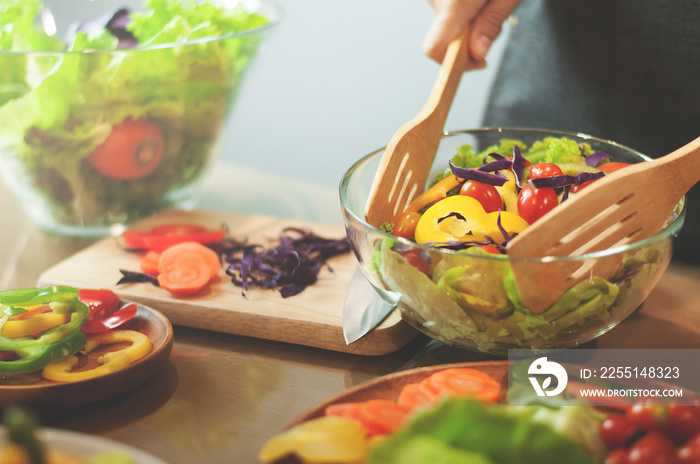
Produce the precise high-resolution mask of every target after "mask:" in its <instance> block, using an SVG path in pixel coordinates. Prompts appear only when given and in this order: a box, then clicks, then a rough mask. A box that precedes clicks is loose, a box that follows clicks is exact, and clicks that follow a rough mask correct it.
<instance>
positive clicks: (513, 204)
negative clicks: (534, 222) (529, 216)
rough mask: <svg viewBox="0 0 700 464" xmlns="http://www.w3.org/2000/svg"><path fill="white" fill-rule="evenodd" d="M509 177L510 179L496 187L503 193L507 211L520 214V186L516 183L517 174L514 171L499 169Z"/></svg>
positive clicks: (500, 193) (502, 197)
mask: <svg viewBox="0 0 700 464" xmlns="http://www.w3.org/2000/svg"><path fill="white" fill-rule="evenodd" d="M498 172H500V173H501V174H503V175H504V176H506V177H507V178H508V181H507V182H506V183H505V184H503V185H501V186H497V187H496V191H497V192H498V194H499V195H501V200H503V204H504V205H505V207H506V211H508V212H510V213H513V214H518V188H517V187H518V186H517V185H516V183H515V174H513V171H509V170H505V169H504V170H502V171H498Z"/></svg>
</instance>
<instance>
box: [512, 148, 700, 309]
mask: <svg viewBox="0 0 700 464" xmlns="http://www.w3.org/2000/svg"><path fill="white" fill-rule="evenodd" d="M698 181H700V138H697V139H695V140H693V141H692V142H690V143H688V144H687V145H685V146H684V147H682V148H679V149H678V150H676V151H674V152H672V153H670V154H668V155H666V156H663V157H661V158H658V159H656V160H654V161H650V162H645V163H639V164H634V165H632V166H628V167H626V168H624V169H621V170H619V171H616V172H614V173H612V174H609V175H607V176H605V177H603V178H601V179H599V180H596V181H595V182H594V183H593V184H591V185H590V186H588V187H586V188H585V189H584V190H582V191H581V192H580V193H577V194H576V195H573V196H572V197H570V198H569V199H568V200H566V201H565V202H563V203H562V204H561V205H559V206H557V207H556V208H554V209H553V210H551V211H550V212H548V213H547V214H545V215H544V216H542V217H541V218H540V219H538V220H537V222H535V223H534V224H532V225H531V226H530V227H528V228H527V229H525V230H524V231H523V232H522V233H521V234H520V235H518V236H517V237H515V238H514V239H513V240H512V241H511V242H510V243H509V244H508V256H509V257H511V258H538V257H543V256H547V257H567V256H577V255H581V254H585V253H592V252H596V251H601V250H606V249H609V248H612V247H616V246H619V245H624V244H627V243H631V242H636V241H639V240H642V239H644V238H646V237H649V236H651V235H653V234H655V233H656V232H659V230H661V227H662V226H663V224H664V222H666V220H667V219H668V218H669V216H670V214H671V213H672V212H673V209H674V207H675V206H676V205H677V204H678V202H679V201H680V200H681V198H682V197H683V195H685V194H686V193H687V192H688V190H690V188H691V187H692V186H693V185H695V184H696V183H697V182H698ZM621 259H622V256H621V254H620V253H615V254H613V255H611V256H606V257H604V258H603V257H600V258H591V259H587V260H570V259H568V260H557V259H556V258H554V259H551V260H544V261H545V262H542V260H533V261H532V262H528V261H527V260H518V259H515V260H513V261H512V262H511V265H512V269H513V273H514V277H515V283H516V286H517V287H518V291H519V293H520V297H521V299H522V301H523V303H524V304H525V306H526V307H528V308H530V310H532V311H533V312H534V313H541V312H543V311H545V310H546V309H547V308H549V307H550V306H551V305H552V304H553V303H554V302H556V301H557V300H558V299H559V298H560V297H561V296H562V295H563V294H564V293H565V292H566V291H567V290H568V289H570V288H571V287H572V286H573V285H575V284H576V283H578V282H580V281H582V280H584V279H586V278H589V277H590V276H596V275H597V276H601V277H604V278H609V277H611V276H612V275H614V274H615V273H616V272H617V271H618V270H619V269H620V265H621ZM547 261H549V262H547ZM640 303H641V302H640Z"/></svg>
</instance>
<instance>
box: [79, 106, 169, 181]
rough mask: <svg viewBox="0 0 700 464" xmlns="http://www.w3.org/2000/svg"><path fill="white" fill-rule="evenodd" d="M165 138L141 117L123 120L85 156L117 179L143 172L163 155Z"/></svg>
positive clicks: (138, 176)
mask: <svg viewBox="0 0 700 464" xmlns="http://www.w3.org/2000/svg"><path fill="white" fill-rule="evenodd" d="M164 149H165V141H164V140H163V134H162V133H161V131H160V129H159V128H158V126H157V125H156V124H155V123H153V122H151V121H147V120H145V119H138V120H133V119H131V118H129V119H126V120H124V122H122V123H121V124H119V125H117V126H114V127H113V128H112V132H111V133H110V134H109V135H108V136H107V138H106V139H105V141H104V142H102V144H101V145H100V146H98V147H97V148H95V150H94V151H93V152H92V153H91V154H90V156H88V157H87V161H88V163H89V164H90V165H91V166H92V167H93V168H95V169H96V170H97V171H98V172H100V173H101V174H103V175H105V176H107V177H111V178H113V179H120V180H135V179H141V178H142V177H145V176H147V175H148V174H150V173H151V172H153V170H155V169H156V167H158V164H160V161H161V159H162V158H163V151H164Z"/></svg>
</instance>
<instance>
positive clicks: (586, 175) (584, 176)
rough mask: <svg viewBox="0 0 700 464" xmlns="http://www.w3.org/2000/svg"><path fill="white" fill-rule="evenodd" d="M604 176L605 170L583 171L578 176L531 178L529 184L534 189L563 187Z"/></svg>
mask: <svg viewBox="0 0 700 464" xmlns="http://www.w3.org/2000/svg"><path fill="white" fill-rule="evenodd" d="M604 176H605V173H604V172H582V173H580V174H577V175H576V176H569V175H562V176H551V177H539V178H537V179H529V180H528V184H529V185H530V187H531V188H533V189H538V188H543V187H551V188H563V187H567V186H571V185H581V184H583V183H585V182H588V181H591V180H595V179H600V178H601V177H604Z"/></svg>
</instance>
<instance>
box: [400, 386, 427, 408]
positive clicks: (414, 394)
mask: <svg viewBox="0 0 700 464" xmlns="http://www.w3.org/2000/svg"><path fill="white" fill-rule="evenodd" d="M396 402H397V403H398V404H400V405H401V406H406V407H407V408H411V409H415V408H422V407H425V406H428V405H430V404H432V403H433V398H430V397H428V396H426V395H425V394H424V393H423V392H422V391H421V389H420V385H419V384H418V383H417V382H416V383H409V384H408V385H405V386H404V387H403V388H402V389H401V392H399V396H398V398H397V399H396Z"/></svg>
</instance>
